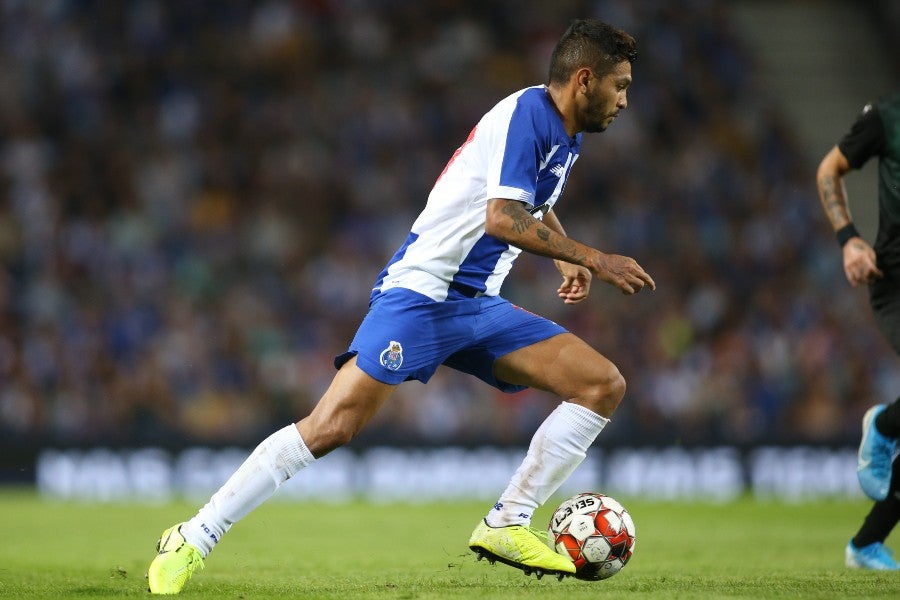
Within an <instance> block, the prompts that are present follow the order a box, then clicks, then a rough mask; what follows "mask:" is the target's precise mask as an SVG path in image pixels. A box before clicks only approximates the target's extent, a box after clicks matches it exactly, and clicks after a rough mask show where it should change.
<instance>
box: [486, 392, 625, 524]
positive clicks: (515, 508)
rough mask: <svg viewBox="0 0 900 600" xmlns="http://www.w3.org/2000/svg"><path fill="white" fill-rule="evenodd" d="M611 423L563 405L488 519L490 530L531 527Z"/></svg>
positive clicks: (537, 438) (545, 426)
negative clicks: (536, 512) (537, 511)
mask: <svg viewBox="0 0 900 600" xmlns="http://www.w3.org/2000/svg"><path fill="white" fill-rule="evenodd" d="M607 423H609V419H606V418H604V417H601V416H600V415H598V414H597V413H595V412H594V411H592V410H590V409H588V408H585V407H583V406H581V405H580V404H575V403H573V402H563V403H562V404H560V405H559V406H558V407H556V410H554V411H553V412H552V413H550V415H549V416H548V417H547V418H546V420H544V422H543V423H541V426H540V427H538V430H537V431H536V432H535V433H534V437H533V438H531V445H530V446H529V447H528V454H527V455H526V456H525V460H524V461H522V464H521V465H519V468H518V470H516V472H515V474H514V475H513V477H512V479H511V480H510V482H509V486H508V487H507V488H506V491H504V492H503V494H502V495H501V496H500V500H499V501H498V502H497V504H495V505H494V508H493V509H492V510H491V511H490V512H489V513H488V515H487V517H485V521H486V522H487V524H488V525H490V526H491V527H504V526H507V525H526V526H527V525H530V524H531V516H532V515H533V514H534V510H535V509H536V508H537V507H538V506H541V505H542V504H544V503H545V502H546V501H547V500H548V499H549V498H550V496H552V495H553V493H554V492H556V490H558V489H559V486H561V485H562V484H563V482H564V481H565V480H566V479H568V477H569V475H571V474H572V471H574V470H575V467H577V466H578V465H580V464H581V461H583V460H584V457H585V456H586V455H587V449H588V448H589V447H590V446H591V444H593V443H594V440H595V439H596V438H597V435H598V434H599V433H600V431H602V430H603V428H604V427H605V426H606V424H607Z"/></svg>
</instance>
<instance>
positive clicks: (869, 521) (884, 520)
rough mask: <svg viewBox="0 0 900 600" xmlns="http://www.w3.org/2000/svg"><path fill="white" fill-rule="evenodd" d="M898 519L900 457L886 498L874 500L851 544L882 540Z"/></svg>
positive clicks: (899, 514) (895, 463) (895, 462)
mask: <svg viewBox="0 0 900 600" xmlns="http://www.w3.org/2000/svg"><path fill="white" fill-rule="evenodd" d="M895 404H896V402H895ZM898 520H900V459H896V460H894V466H893V469H892V470H891V487H890V490H889V491H888V495H887V498H885V499H884V500H881V501H880V502H876V503H875V505H874V506H873V507H872V510H870V511H869V514H868V515H866V520H865V521H863V524H862V527H860V528H859V531H858V532H857V533H856V536H854V538H853V545H854V546H856V547H857V548H862V547H863V546H868V545H869V544H871V543H873V542H884V540H885V539H887V536H889V535H890V534H891V531H892V530H893V529H894V526H895V525H896V524H897V521H898Z"/></svg>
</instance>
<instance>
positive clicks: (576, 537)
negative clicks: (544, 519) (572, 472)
mask: <svg viewBox="0 0 900 600" xmlns="http://www.w3.org/2000/svg"><path fill="white" fill-rule="evenodd" d="M548 531H549V534H550V541H551V543H552V544H553V546H554V547H555V548H556V551H557V552H559V553H560V554H562V555H563V556H568V557H569V558H571V559H572V562H574V563H575V569H576V572H575V577H576V578H578V579H586V580H589V581H597V580H599V579H606V578H608V577H612V576H613V575H615V574H616V573H618V572H619V571H621V570H622V567H624V566H625V565H626V564H627V563H628V560H629V559H630V558H631V555H632V554H633V553H634V541H635V537H634V536H635V529H634V521H633V520H632V518H631V515H630V514H628V511H627V510H625V507H624V506H622V505H621V504H620V503H619V502H618V501H616V500H615V499H613V498H611V497H609V496H605V495H603V494H595V493H590V492H585V493H582V494H578V495H577V496H572V497H571V498H569V499H568V500H566V501H564V502H563V503H562V504H560V505H559V506H558V507H557V508H556V511H555V512H554V513H553V517H551V518H550V525H549V527H548Z"/></svg>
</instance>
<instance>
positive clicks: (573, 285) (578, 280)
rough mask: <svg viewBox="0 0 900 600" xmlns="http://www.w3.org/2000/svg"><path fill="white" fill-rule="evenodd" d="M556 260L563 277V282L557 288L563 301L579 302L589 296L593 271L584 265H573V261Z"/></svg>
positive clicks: (567, 302) (568, 302)
mask: <svg viewBox="0 0 900 600" xmlns="http://www.w3.org/2000/svg"><path fill="white" fill-rule="evenodd" d="M554 262H555V263H556V268H557V269H559V272H560V274H561V275H562V277H563V281H562V284H561V285H560V286H559V289H558V290H556V292H557V294H559V297H560V298H562V301H563V302H564V303H566V304H578V303H579V302H581V301H582V300H584V299H585V298H587V297H588V294H590V293H591V279H592V277H593V276H592V275H591V272H590V271H589V270H588V269H586V268H584V267H582V266H579V265H573V264H572V263H567V262H563V261H560V260H556V261H554Z"/></svg>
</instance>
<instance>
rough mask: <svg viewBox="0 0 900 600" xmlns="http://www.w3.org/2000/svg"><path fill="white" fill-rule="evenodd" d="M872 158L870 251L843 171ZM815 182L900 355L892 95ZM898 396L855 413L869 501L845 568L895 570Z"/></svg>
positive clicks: (899, 126)
mask: <svg viewBox="0 0 900 600" xmlns="http://www.w3.org/2000/svg"><path fill="white" fill-rule="evenodd" d="M873 156H877V157H878V173H879V177H878V205H879V223H878V235H877V237H876V238H875V247H874V248H872V246H870V245H869V244H868V243H867V242H866V241H865V240H864V239H862V237H861V236H860V235H859V232H858V231H857V230H856V228H855V227H854V226H853V221H852V220H851V218H850V210H849V208H848V204H847V192H846V188H845V186H844V176H845V175H846V174H847V173H848V172H849V171H850V170H851V169H858V168H860V167H862V166H863V165H864V164H865V163H866V162H867V161H868V160H869V159H870V158H872V157H873ZM816 181H817V184H818V189H819V198H820V199H821V201H822V206H823V207H824V209H825V214H826V215H828V219H829V220H830V221H831V225H832V227H833V228H834V230H835V232H836V235H837V239H838V242H839V243H840V245H841V247H842V248H843V253H844V274H845V275H846V276H847V281H849V282H850V285H852V286H853V287H857V286H859V285H868V286H869V300H870V304H871V306H872V310H873V312H874V314H875V321H876V323H877V325H878V328H879V329H880V330H881V332H882V333H883V334H884V335H885V337H887V339H888V341H889V342H890V344H891V346H892V347H893V348H894V350H896V351H897V352H900V93H898V94H895V95H893V96H891V97H889V98H887V99H886V100H883V101H881V102H877V103H875V104H868V105H866V106H865V108H863V111H862V113H861V114H860V115H859V117H858V118H857V119H856V122H855V123H854V124H853V126H852V127H851V128H850V131H849V132H847V133H846V134H845V135H844V137H843V138H842V139H841V140H840V142H838V144H837V146H835V147H834V148H832V149H831V150H830V151H829V152H828V154H826V155H825V157H824V158H823V159H822V162H821V163H820V165H819V169H818V173H817V177H816ZM898 437H900V399H898V400H894V402H893V403H892V404H889V405H884V404H879V405H876V406H874V407H872V408H870V409H869V410H868V411H867V412H866V414H865V416H864V417H863V424H862V441H861V442H860V445H859V457H858V463H857V475H858V477H859V484H860V487H862V489H863V491H864V492H865V493H866V495H867V496H869V497H870V498H872V499H873V500H875V504H874V506H873V507H872V509H871V510H870V511H869V514H868V515H867V516H866V518H865V521H864V522H863V524H862V527H860V529H859V531H858V532H857V533H856V535H855V536H854V537H853V539H851V540H850V542H849V543H848V544H847V548H846V550H845V557H846V564H847V566H848V567H855V568H864V569H891V570H896V569H900V565H898V564H897V561H896V560H895V559H894V558H893V556H892V553H891V551H890V550H889V549H888V548H886V547H885V546H884V540H885V539H887V537H888V535H889V534H890V533H891V530H892V529H893V528H894V526H895V525H896V524H897V521H898V519H900V462H898V461H897V460H895V459H894V451H895V450H896V447H897V438H898Z"/></svg>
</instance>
